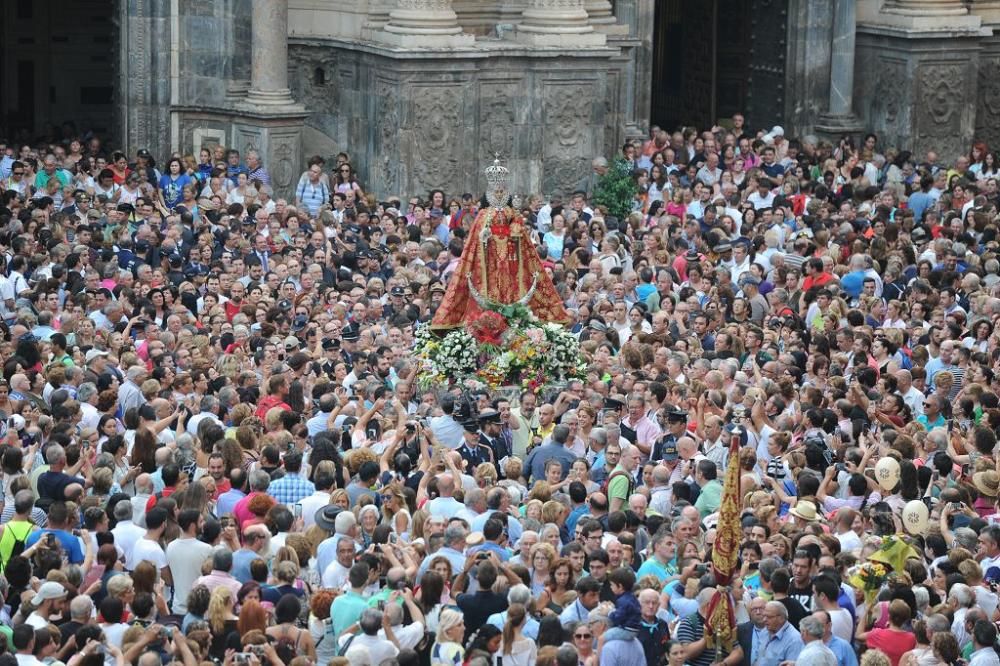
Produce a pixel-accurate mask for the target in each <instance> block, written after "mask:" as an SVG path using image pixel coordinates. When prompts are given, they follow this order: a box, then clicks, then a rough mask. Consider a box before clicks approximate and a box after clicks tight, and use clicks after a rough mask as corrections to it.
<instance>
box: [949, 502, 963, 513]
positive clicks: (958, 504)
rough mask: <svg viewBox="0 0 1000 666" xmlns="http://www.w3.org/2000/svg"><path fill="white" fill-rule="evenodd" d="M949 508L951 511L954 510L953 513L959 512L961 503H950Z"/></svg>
mask: <svg viewBox="0 0 1000 666" xmlns="http://www.w3.org/2000/svg"><path fill="white" fill-rule="evenodd" d="M951 508H952V509H953V510H955V511H961V510H962V503H961V502H952V503H951Z"/></svg>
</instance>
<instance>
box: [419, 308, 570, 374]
mask: <svg viewBox="0 0 1000 666" xmlns="http://www.w3.org/2000/svg"><path fill="white" fill-rule="evenodd" d="M415 353H416V355H417V358H419V359H420V361H421V364H422V369H421V372H420V379H419V381H420V384H421V385H422V386H423V387H429V386H440V385H442V384H443V385H453V384H462V385H465V386H469V385H470V383H471V384H472V385H474V386H477V387H481V388H490V389H495V388H498V387H501V386H519V387H521V388H524V389H527V390H531V391H535V392H538V391H541V390H542V389H544V388H545V387H546V386H549V385H551V384H554V383H558V382H563V381H566V380H569V379H576V378H579V377H582V376H583V370H584V364H583V362H582V361H581V358H580V344H579V341H578V340H577V339H576V337H575V336H574V335H573V334H572V333H571V332H570V331H569V330H567V329H566V328H564V327H563V326H560V325H559V324H546V323H543V322H541V321H539V320H538V319H537V318H535V316H534V315H533V314H532V313H531V310H530V309H529V308H528V307H526V306H524V305H520V304H512V305H504V306H499V307H497V308H496V309H491V310H486V311H484V312H483V313H482V315H480V316H479V317H477V318H476V319H475V320H474V321H472V322H470V323H469V324H467V325H466V326H465V327H464V328H458V329H455V330H453V331H451V332H450V333H448V334H447V335H445V336H444V337H443V338H442V337H438V336H437V335H435V334H434V333H433V332H431V331H430V329H429V328H428V327H427V326H422V327H420V328H419V329H418V330H417V333H416V348H415Z"/></svg>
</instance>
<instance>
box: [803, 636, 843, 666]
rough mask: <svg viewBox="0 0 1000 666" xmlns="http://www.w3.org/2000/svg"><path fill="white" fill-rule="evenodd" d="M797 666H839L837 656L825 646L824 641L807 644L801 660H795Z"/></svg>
mask: <svg viewBox="0 0 1000 666" xmlns="http://www.w3.org/2000/svg"><path fill="white" fill-rule="evenodd" d="M795 663H796V665H797V666H838V664H839V662H838V661H837V655H835V654H834V653H833V650H831V649H830V648H828V647H827V646H825V645H824V644H823V641H812V642H809V643H806V645H805V647H804V648H802V651H801V652H799V658H798V659H796V660H795Z"/></svg>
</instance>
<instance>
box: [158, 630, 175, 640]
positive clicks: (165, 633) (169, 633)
mask: <svg viewBox="0 0 1000 666" xmlns="http://www.w3.org/2000/svg"><path fill="white" fill-rule="evenodd" d="M173 637H174V628H173V627H162V628H161V629H160V639H162V640H165V641H169V640H170V639H171V638H173Z"/></svg>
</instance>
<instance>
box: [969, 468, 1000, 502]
mask: <svg viewBox="0 0 1000 666" xmlns="http://www.w3.org/2000/svg"><path fill="white" fill-rule="evenodd" d="M972 485H974V486H975V487H976V490H978V491H979V493H980V494H981V495H986V496H987V497H996V496H997V495H1000V474H997V472H996V471H995V470H992V469H989V470H986V471H985V472H976V473H975V474H973V475H972Z"/></svg>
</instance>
